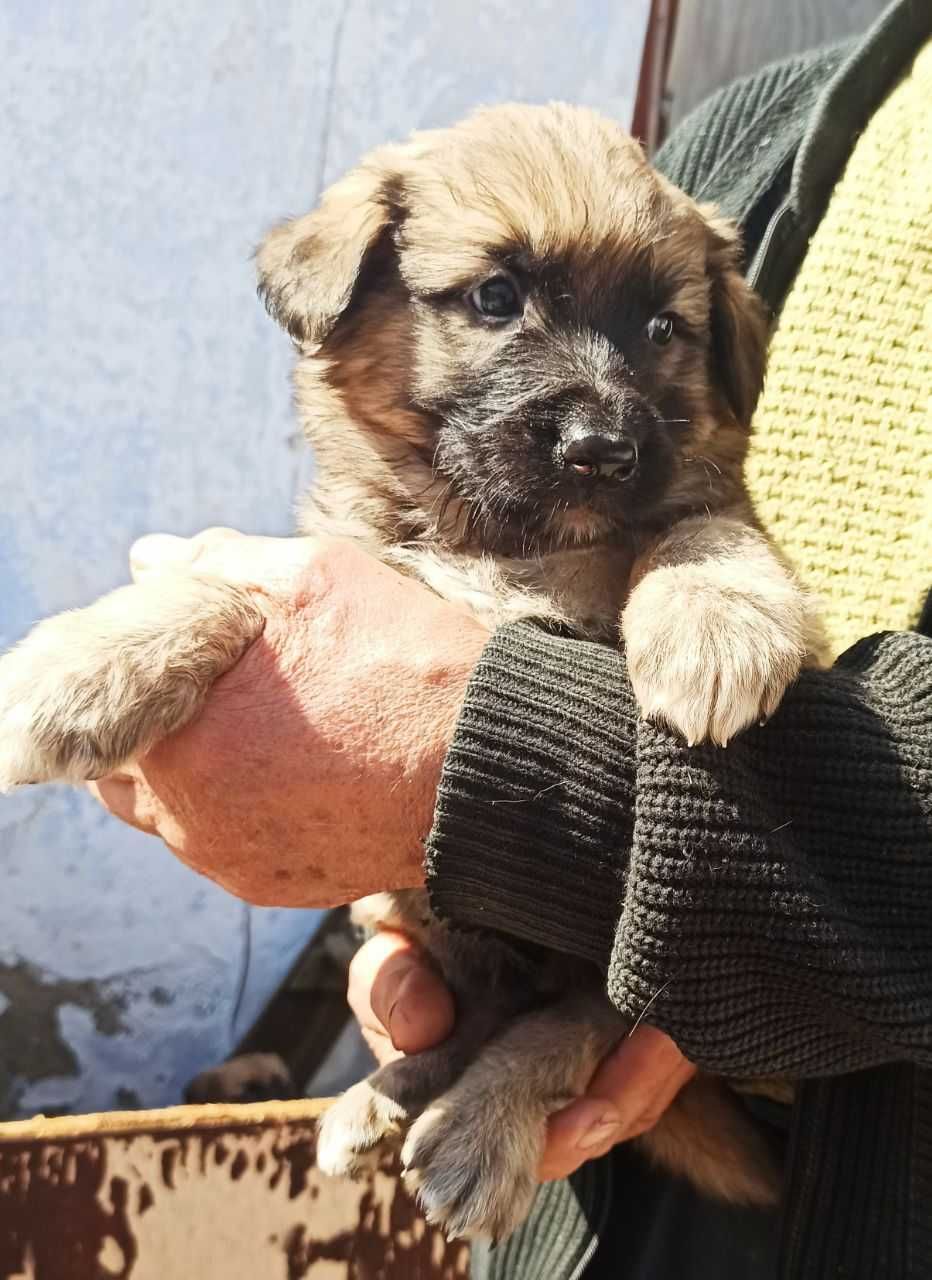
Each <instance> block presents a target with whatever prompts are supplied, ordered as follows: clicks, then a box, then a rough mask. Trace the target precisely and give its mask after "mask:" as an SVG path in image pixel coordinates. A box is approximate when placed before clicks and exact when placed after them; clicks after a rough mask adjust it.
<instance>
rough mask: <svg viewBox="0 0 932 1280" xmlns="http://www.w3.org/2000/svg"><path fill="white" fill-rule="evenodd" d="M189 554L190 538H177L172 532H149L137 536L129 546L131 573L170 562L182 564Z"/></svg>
mask: <svg viewBox="0 0 932 1280" xmlns="http://www.w3.org/2000/svg"><path fill="white" fill-rule="evenodd" d="M191 555H192V542H191V539H190V538H178V537H176V536H175V535H174V534H173V533H149V534H146V536H145V537H144V538H137V539H136V541H135V542H134V543H133V545H132V546H131V547H130V552H129V563H130V567H131V569H132V571H133V573H146V572H147V571H149V570H152V569H161V568H167V567H168V566H170V565H172V564H184V563H185V561H187V560H190V559H191Z"/></svg>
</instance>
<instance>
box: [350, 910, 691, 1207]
mask: <svg viewBox="0 0 932 1280" xmlns="http://www.w3.org/2000/svg"><path fill="white" fill-rule="evenodd" d="M347 998H348V1000H349V1003H350V1008H351V1009H352V1011H353V1013H354V1014H355V1016H356V1019H357V1021H358V1022H359V1025H360V1028H361V1030H362V1034H363V1036H364V1037H365V1040H366V1042H367V1044H368V1045H369V1047H370V1048H371V1050H372V1052H373V1053H374V1054H375V1057H376V1059H377V1060H378V1061H379V1062H380V1063H382V1064H384V1063H386V1062H391V1061H392V1060H393V1059H394V1058H397V1057H400V1056H401V1055H402V1054H403V1053H419V1052H421V1051H422V1050H424V1049H428V1048H430V1047H431V1046H432V1045H434V1044H437V1043H439V1042H440V1041H441V1040H443V1039H445V1037H446V1036H447V1035H449V1033H450V1031H451V1030H452V1028H453V1022H454V1018H455V1010H454V1006H453V999H452V997H451V995H450V993H449V991H448V990H447V988H446V986H445V985H444V983H443V981H442V980H441V978H440V977H439V975H438V974H437V973H436V972H435V971H434V970H433V969H432V968H431V966H430V965H429V963H428V962H427V960H426V959H425V958H424V956H423V955H422V953H421V952H420V951H419V950H418V948H417V946H416V945H415V944H414V943H413V942H411V940H410V939H409V938H406V937H405V936H404V934H401V933H395V932H394V931H391V930H385V931H383V932H380V933H378V934H376V935H375V937H374V938H370V939H369V941H368V942H366V943H365V944H364V945H363V946H362V947H361V948H360V949H359V951H357V952H356V955H355V956H354V957H353V960H352V963H351V965H350V973H349V988H348V992H347ZM695 1074H696V1068H695V1067H694V1066H693V1065H692V1063H691V1062H688V1061H687V1060H686V1059H685V1058H684V1057H683V1055H682V1054H681V1053H680V1051H679V1049H678V1048H677V1047H676V1045H675V1044H674V1043H673V1041H672V1040H671V1039H670V1037H669V1036H667V1035H664V1033H663V1032H662V1031H658V1030H657V1029H656V1028H655V1027H651V1026H648V1025H647V1024H646V1023H641V1025H640V1026H638V1027H636V1028H635V1030H634V1031H633V1032H632V1034H631V1035H630V1036H628V1037H627V1039H625V1040H624V1041H623V1042H622V1043H621V1044H620V1045H619V1046H618V1048H617V1049H615V1050H614V1052H612V1053H610V1054H609V1055H608V1057H607V1058H606V1059H605V1060H604V1062H603V1063H602V1065H601V1066H600V1067H599V1069H598V1071H597V1072H596V1073H595V1075H594V1076H593V1077H592V1080H591V1081H590V1082H589V1087H588V1088H587V1090H586V1093H585V1095H584V1096H583V1097H582V1098H580V1099H579V1100H578V1101H577V1102H573V1103H571V1104H570V1105H569V1106H568V1107H564V1109H563V1110H562V1111H558V1112H557V1113H556V1114H555V1115H554V1116H552V1117H551V1119H550V1123H549V1127H548V1133H547V1143H546V1146H545V1149H544V1154H543V1158H542V1159H541V1163H540V1167H539V1169H538V1175H539V1177H540V1179H541V1181H542V1182H550V1181H554V1180H555V1179H557V1178H566V1177H568V1176H569V1175H570V1174H571V1173H572V1172H573V1171H574V1170H575V1169H578V1168H579V1166H580V1165H581V1164H583V1163H584V1162H585V1161H586V1160H591V1159H593V1158H594V1157H596V1156H601V1155H604V1154H605V1152H606V1151H608V1150H609V1149H610V1148H611V1147H613V1146H614V1145H615V1144H616V1143H617V1142H625V1141H627V1140H628V1139H629V1138H636V1137H637V1136H638V1134H641V1133H646V1132H647V1131H648V1130H649V1129H652V1128H653V1126H654V1125H655V1124H656V1123H657V1121H658V1120H659V1119H660V1117H661V1116H662V1115H663V1113H664V1112H665V1111H666V1109H667V1107H668V1106H669V1105H670V1103H671V1102H672V1101H673V1099H674V1098H675V1097H676V1095H677V1094H678V1093H679V1091H680V1089H682V1088H683V1086H684V1085H685V1084H686V1083H688V1081H689V1080H691V1079H692V1077H693V1076H694V1075H695Z"/></svg>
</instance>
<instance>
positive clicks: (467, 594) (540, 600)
mask: <svg viewBox="0 0 932 1280" xmlns="http://www.w3.org/2000/svg"><path fill="white" fill-rule="evenodd" d="M384 555H385V559H386V560H387V561H388V563H390V564H392V565H394V566H395V567H396V568H398V569H401V570H402V571H403V572H405V573H407V574H410V575H411V576H412V577H416V578H418V579H420V581H421V582H423V583H425V584H426V585H427V586H429V587H430V588H431V589H432V590H433V591H436V592H437V594H438V595H439V596H442V597H443V598H444V599H445V600H449V601H450V602H451V603H452V604H462V605H465V606H466V607H468V608H469V609H470V610H471V611H472V612H473V613H474V614H475V615H476V616H477V617H478V618H480V619H481V620H482V621H483V622H484V623H486V624H487V625H488V626H491V627H497V626H501V625H503V624H504V623H506V622H514V621H516V620H517V619H519V618H531V617H533V618H542V619H546V620H548V621H551V622H554V623H557V624H565V625H567V626H571V627H572V628H573V630H574V631H575V632H576V633H577V634H580V633H581V634H584V635H586V636H589V637H590V638H591V639H593V640H606V641H615V642H617V640H618V628H619V619H620V617H621V610H622V608H623V607H624V603H625V599H626V598H627V594H628V580H629V577H630V573H631V564H632V554H631V552H629V551H625V550H623V549H621V548H615V547H597V548H593V547H585V548H580V549H578V550H576V549H574V550H569V551H557V552H553V553H551V554H549V555H545V556H539V557H535V558H532V559H528V560H512V559H507V558H499V557H493V556H488V555H466V554H461V553H457V552H444V551H436V550H429V549H427V548H420V547H401V548H391V549H387V550H386V551H385V553H384Z"/></svg>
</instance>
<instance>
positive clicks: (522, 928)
mask: <svg viewBox="0 0 932 1280" xmlns="http://www.w3.org/2000/svg"><path fill="white" fill-rule="evenodd" d="M930 648H932V646H930V645H929V642H928V641H925V640H923V639H921V638H920V637H917V636H910V635H891V636H886V637H875V638H873V639H871V640H868V641H865V642H863V644H862V645H860V646H858V647H857V648H856V649H855V650H852V651H850V653H849V654H847V655H845V658H844V659H842V661H841V662H840V663H839V664H838V666H837V667H836V668H835V669H834V670H833V671H832V672H828V673H825V672H812V673H806V674H805V675H804V676H803V677H802V679H801V680H800V681H799V683H798V684H797V685H796V686H795V687H794V688H793V689H792V690H791V691H790V692H789V694H788V695H787V698H786V700H785V702H784V704H783V706H782V707H781V709H780V711H779V712H778V713H777V715H776V716H775V717H774V718H773V720H772V721H771V722H770V723H769V724H768V725H767V726H765V727H763V728H761V729H756V730H752V731H750V732H748V733H747V734H745V735H743V736H742V737H741V738H740V739H738V740H737V741H735V742H734V743H732V744H731V745H730V746H729V747H728V748H727V750H725V751H720V750H717V749H715V748H687V747H685V746H684V745H682V744H680V742H679V741H678V740H677V739H676V738H675V737H674V736H673V735H672V734H669V733H667V732H666V731H665V730H663V729H661V728H658V727H655V726H652V725H647V724H644V723H643V722H639V721H638V720H637V718H636V716H635V713H634V709H633V703H632V701H631V695H630V691H629V690H628V687H627V681H626V677H625V672H624V661H623V658H622V657H621V656H620V655H616V654H614V653H613V652H612V651H610V650H607V649H596V648H595V646H589V645H584V644H581V643H580V642H577V641H571V640H564V639H561V638H558V637H554V636H549V635H546V634H544V633H542V632H540V631H539V630H537V629H534V628H531V627H530V626H522V627H516V628H509V629H506V630H505V631H503V632H501V633H499V634H498V635H497V636H496V637H495V638H494V639H493V641H492V642H491V643H490V645H489V646H488V648H487V649H486V652H485V655H484V656H483V659H482V661H481V662H480V664H479V666H478V667H477V669H476V673H475V675H474V677H473V681H472V684H471V687H470V692H469V695H468V697H467V700H466V703H465V706H464V709H463V712H462V714H461V717H460V723H459V727H458V730H457V735H456V738H455V741H454V746H453V748H452V750H451V752H450V753H449V755H448V759H447V765H446V769H445V773H444V778H443V782H442V785H441V789H440V797H439V803H438V812H437V820H436V823H435V827H434V831H433V833H432V836H431V839H430V841H429V846H428V882H429V886H430V888H431V893H432V897H433V901H434V904H435V906H436V907H437V909H438V910H440V911H441V912H442V913H444V914H448V915H450V916H451V917H453V918H455V919H457V920H458V921H461V922H462V923H465V924H472V925H480V924H481V925H485V926H487V927H494V928H499V929H505V930H507V931H508V932H511V933H513V934H517V935H519V936H522V937H524V938H528V939H530V940H533V941H536V942H541V943H544V944H547V945H550V946H554V947H556V948H558V949H561V950H567V951H572V952H575V953H577V954H583V955H587V956H589V957H590V958H592V959H593V960H595V961H597V962H599V963H601V964H602V965H603V966H604V967H605V968H606V970H607V973H608V983H609V991H610V993H611V995H612V997H613V999H614V1000H615V1001H616V1003H617V1004H618V1005H619V1006H620V1007H621V1008H622V1009H623V1010H624V1011H625V1012H627V1013H629V1014H630V1015H631V1016H632V1017H636V1016H637V1015H638V1014H639V1013H640V1012H641V1011H642V1010H643V1008H644V1007H645V1005H647V1003H648V1002H649V1001H651V1000H652V999H653V1004H652V1006H651V1009H650V1014H649V1017H650V1019H651V1021H653V1022H654V1023H655V1024H656V1025H657V1026H659V1027H661V1028H662V1029H663V1030H665V1031H667V1032H668V1033H669V1034H670V1035H671V1036H673V1038H674V1039H675V1040H676V1042H677V1044H678V1045H679V1046H680V1048H681V1049H682V1050H683V1052H684V1053H686V1054H687V1056H688V1057H690V1058H692V1059H694V1060H695V1061H697V1062H699V1063H700V1064H701V1065H703V1066H705V1067H707V1068H709V1069H714V1070H718V1071H723V1072H730V1073H737V1074H742V1073H748V1074H755V1073H770V1072H773V1071H791V1072H794V1073H797V1074H826V1073H829V1072H833V1071H841V1070H846V1069H853V1068H855V1067H858V1066H866V1065H868V1064H870V1063H872V1062H878V1061H885V1060H890V1059H894V1058H898V1057H904V1056H915V1057H917V1058H920V1059H922V1060H928V1058H929V1056H930V1054H932V1048H930V1042H929V1032H928V1028H929V1026H930V1023H932V926H930V924H929V921H930V919H932V915H930V912H932V855H930V846H932V816H930V815H932V798H930V797H932V778H930V773H929V769H930V760H932V689H930V682H932V676H930V671H932V653H930Z"/></svg>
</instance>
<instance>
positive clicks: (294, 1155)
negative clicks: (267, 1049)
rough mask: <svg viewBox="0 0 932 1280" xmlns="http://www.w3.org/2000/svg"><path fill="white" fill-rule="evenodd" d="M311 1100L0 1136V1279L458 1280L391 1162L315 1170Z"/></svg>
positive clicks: (457, 1267)
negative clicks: (347, 1174)
mask: <svg viewBox="0 0 932 1280" xmlns="http://www.w3.org/2000/svg"><path fill="white" fill-rule="evenodd" d="M324 1105H325V1104H323V1103H320V1102H306V1101H301V1102H294V1103H263V1104H259V1105H254V1106H241V1107H227V1106H206V1107H174V1108H170V1109H168V1110H164V1111H148V1112H146V1111H140V1112H124V1113H119V1112H115V1113H110V1114H107V1115H95V1116H74V1117H63V1118H58V1119H54V1120H45V1119H43V1118H42V1117H38V1118H36V1119H35V1120H27V1121H21V1122H17V1123H15V1124H7V1125H0V1280H103V1278H104V1277H108V1278H109V1277H112V1278H113V1280H191V1278H192V1277H197V1280H221V1278H222V1280H259V1278H260V1277H261V1280H459V1278H460V1277H465V1276H466V1275H467V1272H468V1248H467V1246H466V1245H465V1244H463V1243H462V1242H456V1243H453V1244H449V1243H448V1242H447V1241H446V1240H445V1239H444V1237H443V1235H442V1234H441V1233H440V1232H439V1231H438V1230H437V1229H436V1228H433V1227H431V1226H429V1225H428V1224H427V1223H426V1222H425V1221H424V1220H423V1218H422V1217H421V1216H420V1215H419V1213H418V1211H417V1207H416V1205H415V1204H414V1202H413V1201H412V1199H411V1198H410V1197H409V1196H408V1195H407V1194H406V1193H405V1190H404V1187H403V1185H402V1183H401V1181H400V1180H399V1178H398V1177H397V1171H396V1169H394V1168H393V1167H392V1166H391V1164H388V1163H386V1164H385V1165H384V1166H383V1167H382V1168H380V1169H378V1170H376V1171H375V1172H374V1173H372V1174H371V1175H369V1176H367V1177H366V1178H364V1179H361V1180H360V1181H359V1182H355V1183H348V1182H342V1181H334V1180H332V1179H329V1178H324V1177H323V1175H321V1174H320V1173H318V1171H317V1169H316V1167H315V1164H314V1152H315V1129H316V1117H317V1116H318V1115H319V1114H320V1112H321V1110H322V1109H323V1106H324Z"/></svg>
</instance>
